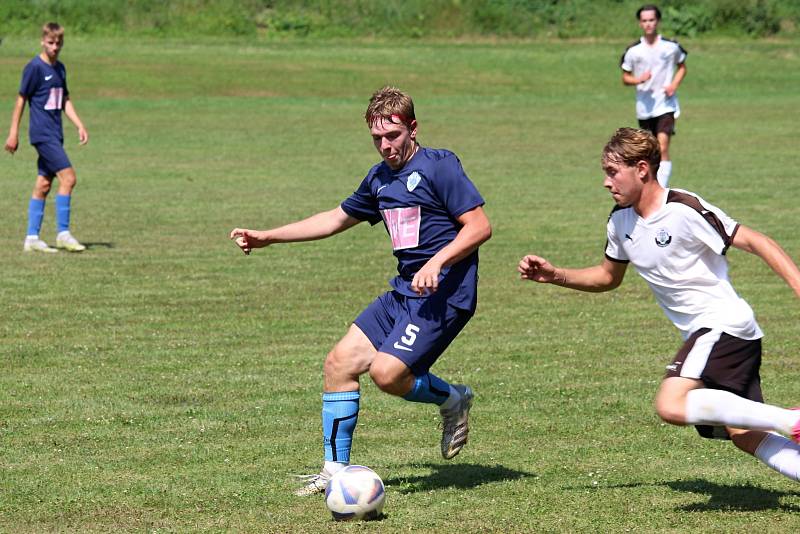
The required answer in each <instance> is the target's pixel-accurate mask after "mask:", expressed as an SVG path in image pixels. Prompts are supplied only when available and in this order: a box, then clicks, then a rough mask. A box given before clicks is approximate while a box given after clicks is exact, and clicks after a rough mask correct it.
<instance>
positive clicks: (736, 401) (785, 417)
mask: <svg viewBox="0 0 800 534" xmlns="http://www.w3.org/2000/svg"><path fill="white" fill-rule="evenodd" d="M685 412H686V423H687V424H689V425H712V426H723V425H724V426H732V427H735V428H746V429H749V430H775V431H776V432H780V433H781V434H784V435H790V434H791V432H792V427H793V426H794V425H795V423H796V422H797V421H798V419H800V412H798V411H797V410H786V409H784V408H778V407H777V406H770V405H769V404H763V403H760V402H755V401H751V400H748V399H745V398H743V397H740V396H738V395H734V394H733V393H729V392H727V391H721V390H718V389H693V390H692V391H690V392H689V393H687V394H686V410H685Z"/></svg>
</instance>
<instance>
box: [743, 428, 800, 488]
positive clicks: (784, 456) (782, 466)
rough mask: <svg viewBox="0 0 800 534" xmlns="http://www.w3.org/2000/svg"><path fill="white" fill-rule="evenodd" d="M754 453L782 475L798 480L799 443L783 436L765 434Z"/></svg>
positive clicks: (799, 475) (799, 464)
mask: <svg viewBox="0 0 800 534" xmlns="http://www.w3.org/2000/svg"><path fill="white" fill-rule="evenodd" d="M754 454H755V457H756V458H758V459H759V460H761V461H762V462H764V463H765V464H767V465H768V466H769V467H770V468H772V469H774V470H775V471H777V472H778V473H780V474H782V475H783V476H786V477H789V478H791V479H792V480H797V481H800V445H797V444H796V443H793V442H791V441H789V440H788V439H786V438H785V437H783V436H778V435H777V434H767V437H765V438H764V439H763V440H762V441H761V443H760V444H759V445H758V448H757V449H756V452H755V453H754Z"/></svg>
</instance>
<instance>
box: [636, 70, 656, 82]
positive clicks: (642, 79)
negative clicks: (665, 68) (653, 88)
mask: <svg viewBox="0 0 800 534" xmlns="http://www.w3.org/2000/svg"><path fill="white" fill-rule="evenodd" d="M652 77H653V73H652V72H650V71H649V70H646V71H644V72H643V73H642V75H641V76H639V83H644V82H646V81H647V80H649V79H650V78H652Z"/></svg>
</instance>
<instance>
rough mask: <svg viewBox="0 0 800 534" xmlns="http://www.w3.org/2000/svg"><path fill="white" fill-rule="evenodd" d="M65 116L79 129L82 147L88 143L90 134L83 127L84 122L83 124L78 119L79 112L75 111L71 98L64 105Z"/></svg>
mask: <svg viewBox="0 0 800 534" xmlns="http://www.w3.org/2000/svg"><path fill="white" fill-rule="evenodd" d="M64 114H65V115H66V116H67V118H68V119H69V120H70V121H72V124H74V125H75V127H76V128H77V129H78V140H79V141H80V143H81V144H82V145H85V144H86V143H88V142H89V132H87V131H86V128H85V127H84V126H83V122H81V118H80V117H78V112H77V111H75V106H73V105H72V100H71V99H70V98H69V97H67V101H66V102H65V103H64Z"/></svg>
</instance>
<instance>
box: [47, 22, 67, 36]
mask: <svg viewBox="0 0 800 534" xmlns="http://www.w3.org/2000/svg"><path fill="white" fill-rule="evenodd" d="M45 37H55V38H59V37H64V28H63V27H62V26H61V24H59V23H58V22H48V23H47V24H45V25H44V26H42V39H44V38H45Z"/></svg>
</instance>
